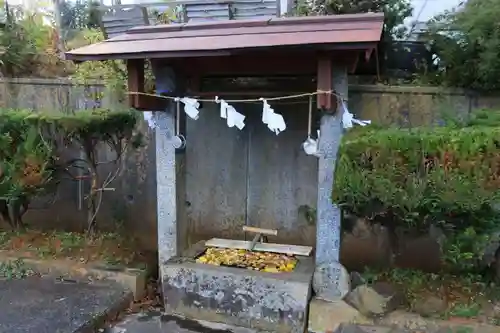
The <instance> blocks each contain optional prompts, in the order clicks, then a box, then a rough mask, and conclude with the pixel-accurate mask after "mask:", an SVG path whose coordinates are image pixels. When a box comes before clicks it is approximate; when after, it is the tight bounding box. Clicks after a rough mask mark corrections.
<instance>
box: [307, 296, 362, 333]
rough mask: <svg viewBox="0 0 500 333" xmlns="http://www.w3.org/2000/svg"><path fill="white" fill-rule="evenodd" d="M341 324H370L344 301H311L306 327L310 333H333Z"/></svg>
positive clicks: (315, 299)
mask: <svg viewBox="0 0 500 333" xmlns="http://www.w3.org/2000/svg"><path fill="white" fill-rule="evenodd" d="M341 324H370V320H369V319H368V318H366V317H365V316H363V315H362V314H361V313H360V312H359V311H358V310H356V309H355V308H353V307H352V306H350V305H349V304H347V303H345V302H344V301H335V302H326V301H323V300H319V299H317V298H313V299H312V300H311V303H310V304H309V325H308V329H309V331H310V332H335V331H336V330H337V329H338V328H339V326H340V325H341Z"/></svg>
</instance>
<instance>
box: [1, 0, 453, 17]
mask: <svg viewBox="0 0 500 333" xmlns="http://www.w3.org/2000/svg"><path fill="white" fill-rule="evenodd" d="M7 1H8V2H9V3H11V4H23V3H24V4H33V3H36V2H44V3H48V4H50V3H51V2H52V1H51V0H7ZM67 1H71V0H67ZM461 1H462V0H411V2H412V5H413V8H414V9H413V16H412V18H411V20H409V21H410V22H411V21H415V20H417V21H427V20H429V19H431V18H432V17H433V16H435V15H437V14H439V13H442V12H443V11H445V10H447V9H452V8H453V7H456V6H457V5H458V4H459V3H460V2H461ZM140 2H148V3H150V2H154V0H122V3H123V4H128V3H140ZM158 2H161V0H158ZM104 3H106V4H108V3H111V0H105V1H104Z"/></svg>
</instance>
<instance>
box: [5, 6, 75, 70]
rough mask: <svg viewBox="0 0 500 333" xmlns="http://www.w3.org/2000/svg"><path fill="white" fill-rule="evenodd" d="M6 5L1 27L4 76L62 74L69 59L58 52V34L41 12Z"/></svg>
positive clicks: (66, 68) (66, 67)
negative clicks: (5, 17) (24, 10)
mask: <svg viewBox="0 0 500 333" xmlns="http://www.w3.org/2000/svg"><path fill="white" fill-rule="evenodd" d="M6 8H7V21H6V24H5V26H4V27H3V29H2V30H0V49H1V50H2V53H1V54H0V65H1V67H0V71H1V72H2V75H3V76H7V77H23V76H31V77H57V76H61V75H64V74H65V73H66V72H67V70H68V66H69V65H70V64H69V63H68V62H64V61H62V60H61V59H60V58H59V56H58V52H57V47H56V40H57V39H56V38H57V34H56V33H55V30H54V28H53V27H51V26H50V25H47V24H45V22H44V21H45V20H46V18H47V17H46V16H45V15H44V14H42V13H29V12H23V11H22V10H20V9H19V8H8V7H7V6H6Z"/></svg>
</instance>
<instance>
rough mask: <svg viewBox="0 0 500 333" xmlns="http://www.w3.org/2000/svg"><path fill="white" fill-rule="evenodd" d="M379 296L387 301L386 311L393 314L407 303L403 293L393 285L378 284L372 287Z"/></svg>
mask: <svg viewBox="0 0 500 333" xmlns="http://www.w3.org/2000/svg"><path fill="white" fill-rule="evenodd" d="M371 287H372V289H373V290H375V291H376V292H377V293H378V294H379V295H382V296H384V297H385V298H386V299H387V303H386V310H387V312H391V311H394V310H396V309H397V308H398V307H400V306H401V305H403V304H404V303H405V301H406V298H405V295H404V293H403V291H402V290H401V289H400V288H398V287H396V286H395V285H393V284H390V283H387V282H376V283H374V284H372V285H371Z"/></svg>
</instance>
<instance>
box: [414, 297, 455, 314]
mask: <svg viewBox="0 0 500 333" xmlns="http://www.w3.org/2000/svg"><path fill="white" fill-rule="evenodd" d="M447 308H448V304H447V303H446V301H445V300H443V299H442V298H440V297H437V296H432V295H430V296H428V297H425V298H423V299H418V300H416V301H415V303H414V304H413V310H414V311H415V312H416V313H418V314H420V315H422V316H424V317H430V316H433V315H436V314H440V313H443V312H445V311H446V309H447Z"/></svg>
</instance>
